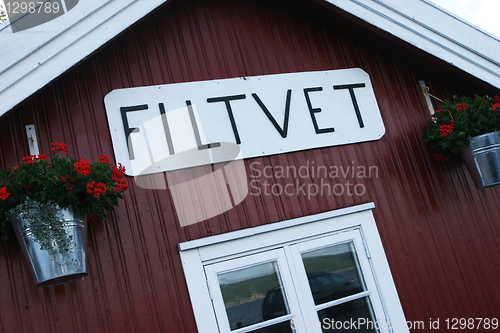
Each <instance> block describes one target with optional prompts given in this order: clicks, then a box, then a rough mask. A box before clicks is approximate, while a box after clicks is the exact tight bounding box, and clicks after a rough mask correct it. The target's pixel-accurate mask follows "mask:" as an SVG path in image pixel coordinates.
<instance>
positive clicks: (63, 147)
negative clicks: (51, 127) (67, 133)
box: [52, 142, 68, 154]
mask: <svg viewBox="0 0 500 333" xmlns="http://www.w3.org/2000/svg"><path fill="white" fill-rule="evenodd" d="M52 146H53V147H52V151H54V150H58V151H60V152H61V154H64V153H67V152H68V149H67V147H68V145H67V144H65V143H63V142H61V143H59V142H53V143H52Z"/></svg>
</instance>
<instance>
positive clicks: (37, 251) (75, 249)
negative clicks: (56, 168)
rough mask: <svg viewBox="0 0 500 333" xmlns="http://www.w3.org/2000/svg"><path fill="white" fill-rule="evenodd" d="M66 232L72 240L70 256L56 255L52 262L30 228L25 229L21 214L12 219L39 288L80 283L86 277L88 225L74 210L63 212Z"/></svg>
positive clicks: (67, 253)
mask: <svg viewBox="0 0 500 333" xmlns="http://www.w3.org/2000/svg"><path fill="white" fill-rule="evenodd" d="M61 213H62V215H63V219H64V229H65V231H66V234H67V235H71V236H72V241H73V246H72V248H71V251H70V252H64V253H57V254H56V256H55V258H52V257H51V256H50V255H49V253H48V252H47V251H45V250H42V249H41V248H40V244H39V243H38V242H36V241H35V240H34V238H33V235H32V234H31V231H30V229H29V227H28V228H23V223H25V222H23V219H22V214H19V215H16V216H14V217H12V218H11V223H12V226H13V227H14V231H15V233H16V236H17V239H18V241H19V244H20V246H21V249H22V251H23V253H24V257H25V258H26V260H27V262H28V264H29V267H30V271H31V273H32V275H33V278H34V279H35V283H36V286H37V287H50V286H55V285H58V284H63V283H67V282H71V281H75V280H78V279H81V278H83V277H85V276H87V275H88V273H87V260H86V254H87V253H86V250H87V223H86V220H85V219H81V218H79V216H78V215H77V213H76V211H75V209H71V208H70V209H62V210H61Z"/></svg>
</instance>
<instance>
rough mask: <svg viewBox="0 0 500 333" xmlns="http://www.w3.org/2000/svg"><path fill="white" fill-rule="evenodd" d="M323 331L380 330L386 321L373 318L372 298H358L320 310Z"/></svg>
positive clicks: (325, 332)
mask: <svg viewBox="0 0 500 333" xmlns="http://www.w3.org/2000/svg"><path fill="white" fill-rule="evenodd" d="M318 317H319V319H320V321H321V328H322V330H323V333H329V332H336V333H340V332H350V331H356V332H378V329H377V328H380V325H383V324H385V323H383V322H377V321H375V320H374V319H373V314H372V311H371V305H370V299H369V298H368V297H363V298H358V299H356V300H354V301H350V302H346V303H342V304H340V305H337V306H332V307H331V308H326V309H324V310H321V311H318Z"/></svg>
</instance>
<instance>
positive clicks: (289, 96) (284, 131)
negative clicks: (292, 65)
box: [252, 89, 292, 138]
mask: <svg viewBox="0 0 500 333" xmlns="http://www.w3.org/2000/svg"><path fill="white" fill-rule="evenodd" d="M252 96H253V98H254V99H255V101H256V102H257V104H259V106H260V108H261V109H262V111H264V113H265V114H266V116H267V118H269V120H270V121H271V123H272V124H273V125H274V128H276V130H277V131H278V133H279V134H281V137H282V138H286V135H287V132H288V115H289V114H290V100H291V99H292V89H288V92H287V93H286V103H285V121H284V122H283V129H281V127H280V125H278V123H277V122H276V119H274V117H273V115H272V114H271V112H269V110H268V109H267V108H266V106H265V105H264V103H262V101H261V100H260V98H259V96H257V94H256V93H253V94H252Z"/></svg>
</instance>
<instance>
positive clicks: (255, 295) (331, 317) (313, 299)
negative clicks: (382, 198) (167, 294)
mask: <svg viewBox="0 0 500 333" xmlns="http://www.w3.org/2000/svg"><path fill="white" fill-rule="evenodd" d="M373 207H374V205H373V204H364V205H360V206H354V207H349V208H346V209H341V210H336V211H332V212H328V213H323V214H319V215H315V216H307V217H304V218H299V219H295V220H291V221H283V222H278V223H274V224H271V225H266V226H260V227H256V228H251V229H244V230H240V231H236V232H233V233H228V234H224V235H218V236H214V237H208V238H204V239H199V240H194V241H191V242H186V243H182V244H179V248H180V251H181V259H182V262H183V265H184V272H185V275H186V281H187V284H188V289H189V293H190V297H191V301H192V304H193V310H194V313H195V318H196V322H197V326H198V331H199V332H200V333H205V332H206V333H213V332H221V333H230V332H234V333H245V332H256V333H293V332H297V333H298V332H313V333H321V332H323V333H326V332H344V331H350V330H354V331H359V332H393V331H397V332H408V329H407V328H406V321H405V318H404V315H403V311H402V309H401V305H400V303H399V298H398V296H397V292H396V289H395V286H394V282H393V280H392V276H391V273H390V269H389V267H388V264H387V260H386V258H385V253H384V250H383V247H382V244H381V242H380V237H379V235H378V231H377V228H376V225H375V221H374V219H373V215H372V212H371V208H373ZM382 295H383V297H382Z"/></svg>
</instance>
